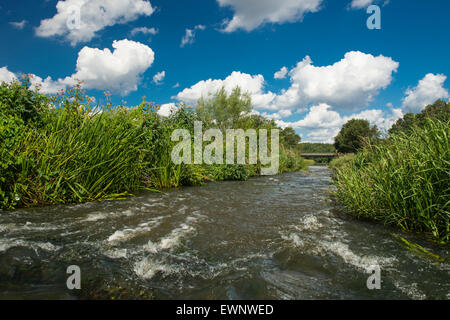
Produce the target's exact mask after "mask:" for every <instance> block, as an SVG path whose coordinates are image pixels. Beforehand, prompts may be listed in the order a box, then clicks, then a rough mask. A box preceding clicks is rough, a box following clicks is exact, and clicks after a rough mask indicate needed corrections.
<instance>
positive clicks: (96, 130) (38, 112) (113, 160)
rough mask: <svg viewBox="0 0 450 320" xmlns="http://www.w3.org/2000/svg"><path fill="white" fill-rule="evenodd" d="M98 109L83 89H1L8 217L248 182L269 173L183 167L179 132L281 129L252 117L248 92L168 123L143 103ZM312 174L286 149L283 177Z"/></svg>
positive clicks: (1, 204)
mask: <svg viewBox="0 0 450 320" xmlns="http://www.w3.org/2000/svg"><path fill="white" fill-rule="evenodd" d="M106 99H107V104H106V106H104V107H101V108H100V107H99V106H93V104H92V99H91V98H89V97H87V96H86V95H85V93H84V92H83V91H82V90H81V87H80V85H78V86H76V87H75V88H73V89H71V90H69V91H67V92H65V93H61V94H59V95H58V96H55V97H47V96H44V95H41V94H39V93H38V92H34V91H32V90H30V89H29V82H28V80H27V79H25V80H24V81H23V82H14V83H11V84H7V83H2V84H1V86H0V209H12V208H17V207H28V206H38V205H49V204H62V203H80V202H86V201H102V200H110V199H120V198H123V197H128V196H130V195H131V193H135V192H139V191H140V190H157V189H162V188H172V187H179V186H181V185H201V184H203V183H204V182H206V181H211V180H216V181H220V180H245V179H248V178H249V177H251V176H255V175H258V174H259V172H260V169H261V165H260V164H258V165H184V164H182V165H175V164H174V163H173V162H172V161H171V157H170V155H171V150H172V148H173V146H174V145H175V144H176V143H175V142H172V141H171V134H172V132H173V131H174V130H175V129H188V130H189V131H190V132H191V133H192V136H193V131H194V121H197V120H204V121H205V127H210V128H212V127H219V128H221V129H225V128H231V127H239V128H243V129H246V128H255V129H259V128H265V129H268V130H271V129H275V128H276V125H275V123H274V122H273V121H269V120H266V119H264V118H262V117H259V116H254V115H251V116H250V115H249V113H250V111H251V101H250V99H249V98H248V95H246V94H242V93H241V91H240V89H238V88H237V89H236V90H234V91H233V93H232V94H231V95H229V96H228V95H227V94H226V92H225V91H224V90H221V91H219V92H218V94H217V95H216V96H214V97H213V98H211V99H209V100H201V101H200V102H199V112H198V113H197V112H196V111H195V110H193V109H191V108H189V107H185V106H184V107H181V108H180V110H179V111H178V112H176V113H174V114H172V115H171V116H170V117H168V118H164V117H160V116H159V115H158V114H157V110H158V109H157V107H155V106H153V105H151V104H149V103H147V102H146V101H143V102H142V103H141V104H140V105H139V106H137V107H134V108H127V107H123V106H119V107H115V108H113V107H112V105H111V103H110V102H109V101H110V100H109V94H106ZM305 168H306V162H305V160H304V159H301V158H300V157H299V153H298V150H294V149H291V148H290V145H285V144H284V143H283V142H282V145H281V146H280V168H279V171H280V172H286V171H295V170H300V169H305Z"/></svg>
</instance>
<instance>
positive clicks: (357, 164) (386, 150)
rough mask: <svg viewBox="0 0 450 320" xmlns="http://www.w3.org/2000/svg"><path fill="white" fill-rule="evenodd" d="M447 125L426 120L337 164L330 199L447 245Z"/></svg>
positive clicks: (356, 213)
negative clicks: (421, 124) (333, 191)
mask: <svg viewBox="0 0 450 320" xmlns="http://www.w3.org/2000/svg"><path fill="white" fill-rule="evenodd" d="M449 128H450V126H449V123H448V121H440V120H437V119H429V120H428V123H427V124H426V125H424V127H423V128H419V127H415V128H412V129H411V131H410V132H408V134H406V133H402V132H401V133H398V134H395V135H392V137H391V138H390V139H388V140H386V141H383V142H380V143H377V144H371V145H368V146H367V147H366V148H365V149H364V150H362V151H361V152H360V153H358V154H357V155H356V157H354V158H353V159H352V158H346V159H339V160H337V161H336V162H335V163H334V164H333V165H334V166H335V168H336V171H335V173H336V174H335V179H334V185H335V186H336V192H335V193H334V196H335V197H336V198H337V200H338V201H339V202H340V203H342V204H343V205H344V207H345V208H346V209H347V211H348V213H350V214H351V215H352V216H354V217H356V218H363V219H370V220H373V221H377V222H380V223H383V224H385V225H391V226H395V227H397V228H400V229H401V230H405V231H413V232H419V233H422V234H424V235H426V236H428V237H429V238H430V239H432V240H433V241H436V242H438V243H441V244H446V245H448V244H449V243H450V208H449V202H448V199H450V178H449V172H450V151H449V141H448V138H449Z"/></svg>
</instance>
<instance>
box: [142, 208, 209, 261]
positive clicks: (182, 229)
mask: <svg viewBox="0 0 450 320" xmlns="http://www.w3.org/2000/svg"><path fill="white" fill-rule="evenodd" d="M200 218H204V216H202V215H200V214H198V213H197V214H195V215H194V216H189V217H187V218H186V220H185V222H184V223H182V224H181V225H180V226H179V227H178V228H176V229H174V230H172V231H171V232H170V234H168V235H167V236H165V237H163V238H162V239H161V240H160V241H159V242H158V243H154V242H152V241H149V242H148V244H147V245H146V247H145V249H146V250H147V251H149V252H152V253H157V252H159V251H161V250H170V249H173V248H175V247H177V246H178V245H179V244H180V241H181V239H183V238H185V237H186V236H187V235H189V234H191V233H193V232H195V230H196V228H195V226H193V224H196V223H198V221H199V219H200Z"/></svg>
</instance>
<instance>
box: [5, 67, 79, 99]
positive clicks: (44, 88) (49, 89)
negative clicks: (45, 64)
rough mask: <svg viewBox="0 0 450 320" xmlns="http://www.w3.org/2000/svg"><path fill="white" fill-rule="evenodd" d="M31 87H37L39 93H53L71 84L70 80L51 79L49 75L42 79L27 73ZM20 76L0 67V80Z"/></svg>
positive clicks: (15, 78) (8, 79)
mask: <svg viewBox="0 0 450 320" xmlns="http://www.w3.org/2000/svg"><path fill="white" fill-rule="evenodd" d="M29 76H30V83H31V87H32V88H36V89H39V91H40V92H41V93H45V94H55V93H57V92H58V91H59V90H61V89H65V88H66V86H67V85H70V84H72V80H70V81H68V80H63V79H58V80H53V79H52V78H51V77H47V78H46V79H42V78H41V77H39V76H36V75H34V74H29ZM19 77H20V76H18V75H17V74H15V73H13V72H11V71H9V70H8V68H7V67H3V68H0V82H3V81H4V82H12V81H14V80H17V79H18V78H19Z"/></svg>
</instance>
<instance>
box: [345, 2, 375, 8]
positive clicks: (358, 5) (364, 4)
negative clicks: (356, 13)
mask: <svg viewBox="0 0 450 320" xmlns="http://www.w3.org/2000/svg"><path fill="white" fill-rule="evenodd" d="M372 2H373V0H353V1H352V3H351V4H350V7H351V8H352V9H362V8H367V7H368V6H369V5H371V4H372Z"/></svg>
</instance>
